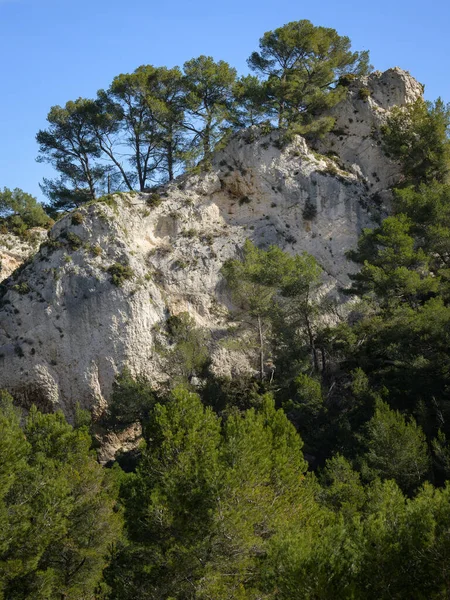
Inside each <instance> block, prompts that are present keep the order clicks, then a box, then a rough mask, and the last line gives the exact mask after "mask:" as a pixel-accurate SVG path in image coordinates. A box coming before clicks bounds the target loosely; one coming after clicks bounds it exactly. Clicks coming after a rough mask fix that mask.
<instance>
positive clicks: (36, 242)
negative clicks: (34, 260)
mask: <svg viewBox="0 0 450 600" xmlns="http://www.w3.org/2000/svg"><path fill="white" fill-rule="evenodd" d="M46 237H47V230H46V229H42V228H40V227H35V228H34V229H29V230H28V231H27V236H26V237H19V236H17V235H14V234H13V233H8V232H6V233H0V282H1V281H3V280H4V279H6V278H7V277H9V276H10V275H11V273H13V271H15V270H16V269H17V268H18V267H20V265H22V264H23V263H24V262H25V261H26V260H27V259H28V258H30V257H31V256H33V254H35V253H36V251H37V250H38V248H39V246H40V244H41V242H43V241H44V239H45V238H46Z"/></svg>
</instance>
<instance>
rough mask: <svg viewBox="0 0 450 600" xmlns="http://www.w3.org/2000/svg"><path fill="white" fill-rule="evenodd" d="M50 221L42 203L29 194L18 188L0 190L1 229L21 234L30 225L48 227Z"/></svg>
mask: <svg viewBox="0 0 450 600" xmlns="http://www.w3.org/2000/svg"><path fill="white" fill-rule="evenodd" d="M50 223H51V220H50V218H49V216H48V215H47V213H46V212H45V210H44V208H43V206H42V204H39V202H38V201H37V200H36V198H34V196H31V194H27V193H26V192H24V191H23V190H21V189H19V188H16V189H14V190H10V189H8V188H3V191H0V226H1V227H2V228H3V229H5V230H7V231H11V232H13V233H15V234H16V235H23V234H25V233H26V232H27V231H28V229H30V228H32V227H48V226H49V225H50Z"/></svg>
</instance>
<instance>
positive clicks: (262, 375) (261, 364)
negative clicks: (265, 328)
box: [258, 315, 264, 381]
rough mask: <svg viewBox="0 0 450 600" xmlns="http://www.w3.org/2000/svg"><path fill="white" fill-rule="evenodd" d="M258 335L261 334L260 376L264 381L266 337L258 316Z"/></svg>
mask: <svg viewBox="0 0 450 600" xmlns="http://www.w3.org/2000/svg"><path fill="white" fill-rule="evenodd" d="M258 334H259V376H260V378H261V381H262V380H263V379H264V336H263V332H262V324H261V317H260V316H259V315H258Z"/></svg>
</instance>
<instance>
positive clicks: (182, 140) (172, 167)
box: [37, 21, 369, 210]
mask: <svg viewBox="0 0 450 600" xmlns="http://www.w3.org/2000/svg"><path fill="white" fill-rule="evenodd" d="M260 47H261V51H260V53H258V52H254V53H253V54H252V56H251V57H250V59H249V65H250V67H251V68H252V69H253V70H255V71H256V72H257V73H258V76H252V75H247V76H244V77H240V78H238V76H237V73H236V70H235V69H234V68H233V67H231V66H230V65H229V64H228V63H226V62H224V61H222V60H219V61H215V60H214V59H213V58H212V57H211V56H204V55H201V56H199V57H197V58H193V59H191V60H188V61H187V62H185V63H184V65H183V69H182V70H181V69H180V68H179V67H174V68H171V69H168V68H166V67H154V66H152V65H142V66H140V67H139V68H137V69H136V70H135V71H134V72H133V73H125V74H120V75H118V76H117V77H115V78H114V79H113V81H112V83H111V85H110V87H109V88H108V89H106V90H100V91H99V92H98V94H97V97H96V98H95V99H92V100H90V99H85V98H78V99H77V100H75V101H69V102H67V103H66V105H65V106H63V107H61V106H54V107H52V108H51V110H50V112H49V114H48V117H47V120H48V127H47V129H44V130H41V131H39V132H38V134H37V141H38V143H39V150H40V153H39V159H38V160H40V161H45V162H49V163H50V164H51V165H53V167H54V168H55V169H56V171H57V172H58V174H59V177H58V178H57V179H52V180H50V179H45V180H44V182H43V184H42V186H41V187H42V189H43V191H44V192H45V193H46V195H47V196H48V197H49V199H50V202H51V205H52V207H53V208H54V209H55V210H61V209H66V208H73V207H75V206H78V205H79V204H80V203H83V202H86V201H87V200H95V199H96V198H97V197H98V196H99V195H102V194H104V193H110V192H111V191H121V190H125V191H126V190H133V189H135V188H137V189H139V190H140V191H144V190H146V189H147V188H149V187H151V186H153V185H155V184H158V183H161V182H165V181H167V180H169V181H170V180H172V179H173V178H174V177H175V175H176V174H178V173H180V172H181V170H182V169H183V168H185V167H187V168H192V167H194V166H195V165H196V164H197V163H198V161H200V162H199V167H200V168H205V169H207V168H209V165H210V159H211V154H212V151H213V149H214V148H216V147H217V145H218V144H219V143H224V142H225V141H226V140H227V139H228V136H229V134H230V133H232V132H233V131H235V130H236V129H238V128H240V127H242V126H246V125H255V124H259V123H261V122H263V121H268V122H269V129H270V121H272V120H274V119H276V120H277V121H278V124H279V126H281V127H283V128H286V127H288V126H289V127H290V128H291V129H292V128H294V129H295V131H301V132H303V133H305V132H309V133H314V134H315V135H318V134H321V133H323V132H324V131H327V130H329V129H330V128H331V127H332V125H333V123H334V120H333V119H332V118H330V117H323V112H324V111H325V110H326V109H328V108H330V107H331V106H333V105H334V104H336V103H337V102H338V101H339V100H340V99H342V98H343V97H344V95H345V93H346V90H345V86H342V85H338V84H339V81H340V79H341V78H342V77H343V76H346V75H347V76H348V75H354V74H365V73H366V72H367V71H368V69H369V65H368V53H367V52H353V51H351V49H350V40H349V38H347V37H345V36H344V37H343V36H339V35H338V34H337V32H336V31H335V30H334V29H330V28H325V27H315V26H314V25H312V23H310V22H309V21H297V22H293V23H288V24H287V25H284V26H283V27H280V28H278V29H276V30H275V31H269V32H267V33H266V34H265V35H264V36H263V38H261V41H260ZM294 129H293V130H294Z"/></svg>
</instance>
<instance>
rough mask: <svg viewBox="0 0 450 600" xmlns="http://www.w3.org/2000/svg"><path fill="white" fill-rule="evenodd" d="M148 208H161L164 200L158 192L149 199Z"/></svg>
mask: <svg viewBox="0 0 450 600" xmlns="http://www.w3.org/2000/svg"><path fill="white" fill-rule="evenodd" d="M146 202H147V206H151V207H152V208H156V207H157V206H159V205H160V204H161V202H162V198H161V196H160V195H159V194H157V193H156V192H154V193H153V194H150V196H149V197H148V198H147V201H146Z"/></svg>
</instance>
